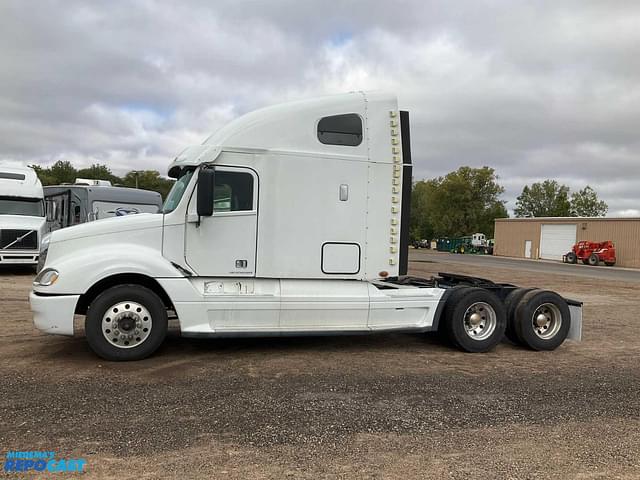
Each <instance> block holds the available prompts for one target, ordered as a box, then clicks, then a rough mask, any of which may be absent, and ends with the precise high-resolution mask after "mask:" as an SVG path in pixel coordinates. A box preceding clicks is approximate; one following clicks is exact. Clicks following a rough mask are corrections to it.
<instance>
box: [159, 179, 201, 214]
mask: <svg viewBox="0 0 640 480" xmlns="http://www.w3.org/2000/svg"><path fill="white" fill-rule="evenodd" d="M194 171H195V168H190V169H188V170H187V169H185V170H183V171H182V174H181V175H180V178H178V180H176V183H174V184H173V187H172V188H171V191H170V192H169V195H167V199H166V200H165V201H164V205H163V207H162V213H169V212H173V211H174V210H175V209H176V207H177V206H178V204H179V203H180V199H181V198H182V195H183V194H184V191H185V190H186V189H187V185H189V180H191V177H193V172H194Z"/></svg>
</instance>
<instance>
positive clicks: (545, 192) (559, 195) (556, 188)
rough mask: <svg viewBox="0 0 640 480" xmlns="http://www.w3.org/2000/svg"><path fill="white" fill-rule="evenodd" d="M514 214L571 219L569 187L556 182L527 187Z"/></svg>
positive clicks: (546, 181)
mask: <svg viewBox="0 0 640 480" xmlns="http://www.w3.org/2000/svg"><path fill="white" fill-rule="evenodd" d="M513 213H514V214H515V216H516V217H569V216H571V204H570V202H569V187H567V186H566V185H560V184H559V183H558V182H557V181H555V180H545V181H544V182H540V183H533V184H531V186H529V185H525V186H524V188H523V189H522V193H521V194H520V195H519V196H518V198H517V199H516V208H514V209H513Z"/></svg>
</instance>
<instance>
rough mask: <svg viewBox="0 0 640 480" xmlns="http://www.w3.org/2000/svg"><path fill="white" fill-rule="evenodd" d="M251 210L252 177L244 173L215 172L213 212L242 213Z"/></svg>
mask: <svg viewBox="0 0 640 480" xmlns="http://www.w3.org/2000/svg"><path fill="white" fill-rule="evenodd" d="M253 209H254V205H253V176H252V175H251V174H250V173H245V172H225V171H220V170H216V174H215V187H214V189H213V211H214V212H242V211H250V210H253Z"/></svg>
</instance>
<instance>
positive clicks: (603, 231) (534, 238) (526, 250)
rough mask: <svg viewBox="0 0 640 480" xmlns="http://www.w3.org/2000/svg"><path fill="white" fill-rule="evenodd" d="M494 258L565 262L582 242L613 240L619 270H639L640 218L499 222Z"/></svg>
mask: <svg viewBox="0 0 640 480" xmlns="http://www.w3.org/2000/svg"><path fill="white" fill-rule="evenodd" d="M495 226H496V230H495V240H496V244H495V248H494V255H499V256H503V257H520V258H542V259H546V260H562V255H564V254H566V253H567V252H568V251H569V250H571V247H572V246H573V244H574V243H576V242H579V241H580V240H590V241H592V242H602V241H605V240H612V241H613V242H614V244H615V246H616V257H617V263H616V265H617V266H620V267H632V268H640V218H575V217H573V218H571V217H569V218H563V217H553V218H499V219H496V223H495Z"/></svg>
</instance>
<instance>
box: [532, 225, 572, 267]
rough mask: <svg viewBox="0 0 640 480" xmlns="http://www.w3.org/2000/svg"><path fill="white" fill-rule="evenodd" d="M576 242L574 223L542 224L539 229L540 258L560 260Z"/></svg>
mask: <svg viewBox="0 0 640 480" xmlns="http://www.w3.org/2000/svg"><path fill="white" fill-rule="evenodd" d="M574 243H576V224H575V223H572V224H553V223H547V224H543V225H542V226H541V229H540V258H543V259H545V260H562V255H564V254H565V253H567V252H568V251H569V250H571V247H572V246H573V244H574Z"/></svg>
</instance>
